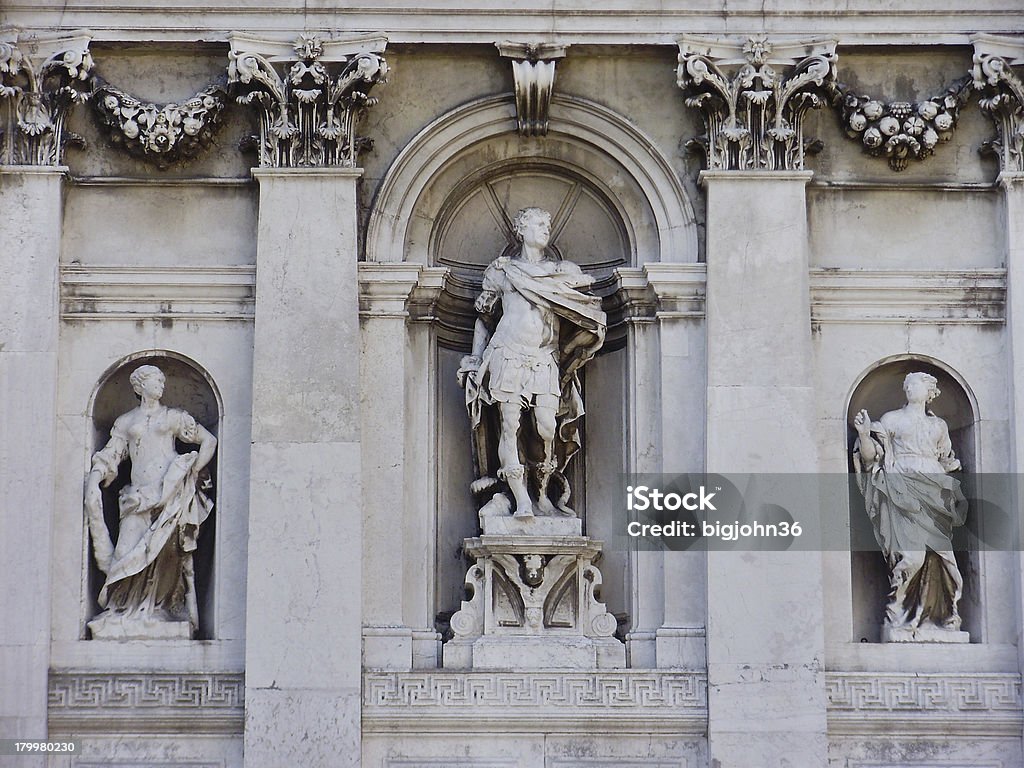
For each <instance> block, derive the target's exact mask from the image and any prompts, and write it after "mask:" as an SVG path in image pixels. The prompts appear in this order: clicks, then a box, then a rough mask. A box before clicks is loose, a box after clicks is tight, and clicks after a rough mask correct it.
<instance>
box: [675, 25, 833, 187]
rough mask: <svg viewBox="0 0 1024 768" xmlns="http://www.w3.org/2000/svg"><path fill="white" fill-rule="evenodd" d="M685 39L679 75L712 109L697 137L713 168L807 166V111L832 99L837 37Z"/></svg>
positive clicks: (701, 105)
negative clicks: (738, 40) (781, 41)
mask: <svg viewBox="0 0 1024 768" xmlns="http://www.w3.org/2000/svg"><path fill="white" fill-rule="evenodd" d="M678 42H679V66H678V68H677V69H676V83H677V84H678V85H679V87H680V88H682V90H683V92H684V94H686V105H687V106H690V107H697V108H698V109H700V110H701V113H702V114H703V116H704V125H705V128H706V133H705V135H704V136H702V137H700V138H698V139H696V140H695V141H694V142H693V143H694V144H696V145H697V146H699V147H700V148H701V149H702V150H703V151H704V154H705V155H706V156H707V166H708V169H709V170H729V171H733V170H771V171H782V170H802V169H803V167H804V157H805V155H806V154H807V152H808V150H809V148H810V147H809V146H808V143H806V142H805V141H804V136H803V118H804V115H805V113H806V112H807V110H808V109H817V108H818V107H820V106H821V105H822V104H825V103H826V102H827V94H828V92H829V88H830V86H831V85H832V84H833V83H834V82H835V63H836V52H835V51H836V42H835V41H834V40H823V41H815V42H807V43H786V44H773V43H770V42H768V41H767V40H766V39H765V38H763V37H751V38H750V39H748V40H747V42H746V43H743V44H739V43H735V42H729V41H719V40H705V39H703V38H698V37H683V38H680V39H679V41H678ZM784 68H785V69H786V70H788V74H784V73H783V69H784Z"/></svg>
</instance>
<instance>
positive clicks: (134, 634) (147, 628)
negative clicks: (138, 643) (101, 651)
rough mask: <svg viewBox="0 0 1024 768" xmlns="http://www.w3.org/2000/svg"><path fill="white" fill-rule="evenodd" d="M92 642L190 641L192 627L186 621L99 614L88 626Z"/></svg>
mask: <svg viewBox="0 0 1024 768" xmlns="http://www.w3.org/2000/svg"><path fill="white" fill-rule="evenodd" d="M88 627H89V631H90V632H92V639H93V640H191V639H192V625H191V624H190V623H189V622H187V621H161V620H159V619H139V618H126V617H124V616H119V615H118V614H116V613H101V614H100V615H99V616H97V617H96V618H95V619H93V620H92V621H90V622H89V624H88Z"/></svg>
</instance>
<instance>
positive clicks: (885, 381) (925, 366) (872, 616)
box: [845, 355, 983, 643]
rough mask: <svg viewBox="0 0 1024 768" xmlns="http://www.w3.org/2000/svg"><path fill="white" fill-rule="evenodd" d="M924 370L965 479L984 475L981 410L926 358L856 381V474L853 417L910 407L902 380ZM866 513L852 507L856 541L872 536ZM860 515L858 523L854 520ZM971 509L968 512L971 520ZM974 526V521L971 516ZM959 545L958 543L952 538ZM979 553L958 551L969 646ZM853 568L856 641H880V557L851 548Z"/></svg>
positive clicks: (975, 616)
mask: <svg viewBox="0 0 1024 768" xmlns="http://www.w3.org/2000/svg"><path fill="white" fill-rule="evenodd" d="M914 371H921V372H923V373H928V374H931V375H932V376H934V377H935V378H936V379H937V380H938V387H939V390H940V392H941V395H940V396H939V397H938V398H936V399H935V400H933V401H932V402H931V403H929V405H928V410H929V411H931V412H932V413H934V414H935V415H936V416H938V417H939V418H941V419H943V420H944V421H945V422H946V424H947V425H948V426H949V436H950V440H951V441H952V443H953V451H954V452H955V453H956V456H957V458H959V459H960V462H961V465H962V466H963V472H964V473H965V474H975V473H978V472H980V471H981V457H980V455H979V450H978V449H979V446H980V441H979V436H978V426H979V415H978V405H977V401H976V399H975V397H974V394H973V392H972V391H971V389H970V387H969V386H968V385H967V382H966V381H965V380H964V379H963V377H962V376H960V374H959V373H957V372H956V371H955V370H953V369H952V368H950V367H949V366H947V365H945V364H944V363H942V362H941V361H939V360H936V359H934V358H931V357H926V356H923V355H895V356H892V357H887V358H885V359H883V360H879V361H878V362H876V363H875V364H874V365H872V366H871V367H870V368H868V369H867V370H866V371H864V373H862V374H861V376H860V377H859V378H858V380H857V381H856V383H855V384H854V386H853V388H852V389H851V392H850V396H849V399H848V402H847V405H846V414H845V416H846V434H845V439H846V448H847V456H848V457H849V461H850V465H849V470H850V471H851V472H852V471H853V458H852V457H853V446H854V442H855V440H856V439H857V432H856V430H855V429H854V427H853V418H854V416H856V414H857V413H859V412H860V411H861V410H862V409H866V410H867V412H868V414H870V416H871V419H872V420H873V421H877V420H878V419H879V417H881V416H882V414H883V413H886V412H887V411H892V410H896V409H898V408H902V407H903V405H904V404H905V403H906V397H905V396H904V393H903V379H904V378H905V377H906V375H907V374H908V373H912V372H914ZM862 512H863V510H862V509H860V508H859V507H858V506H857V505H853V506H852V507H851V510H850V527H851V531H853V534H852V535H853V537H854V538H856V537H857V536H858V535H859V536H861V537H865V536H867V537H870V538H871V541H873V534H870V533H868V531H869V530H870V525H869V524H867V523H866V521H865V520H862V519H860V517H859V515H860V514H862ZM855 514H856V515H858V517H857V518H854V515H855ZM970 514H971V510H969V511H968V515H970ZM968 521H970V517H968ZM858 532H859V534H858ZM954 542H955V539H954ZM977 554H978V553H977V552H957V553H956V559H957V565H958V566H959V568H960V573H961V574H962V575H963V578H964V591H963V597H962V598H961V600H960V615H961V617H962V618H963V629H964V630H966V631H968V632H970V634H971V642H972V643H977V642H981V639H982V626H983V621H982V605H981V574H980V565H981V563H980V559H979V558H978V557H977ZM850 567H851V571H852V573H851V577H852V584H853V595H852V602H853V604H852V610H853V638H852V639H853V640H854V641H867V642H871V643H877V642H880V638H881V626H882V621H883V619H884V616H885V604H886V596H887V594H888V592H889V576H888V571H887V569H886V565H885V562H884V560H883V558H882V555H881V554H880V553H879V552H877V551H864V550H863V549H861V550H860V551H858V548H857V546H856V545H855V546H854V547H853V551H852V552H851V553H850Z"/></svg>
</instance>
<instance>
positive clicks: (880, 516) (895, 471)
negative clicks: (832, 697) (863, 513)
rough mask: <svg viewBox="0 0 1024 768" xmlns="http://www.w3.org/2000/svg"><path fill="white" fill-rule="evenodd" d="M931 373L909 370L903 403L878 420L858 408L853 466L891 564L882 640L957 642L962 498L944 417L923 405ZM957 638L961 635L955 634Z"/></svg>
mask: <svg viewBox="0 0 1024 768" xmlns="http://www.w3.org/2000/svg"><path fill="white" fill-rule="evenodd" d="M936 384H937V381H936V379H935V377H934V376H930V375H929V374H927V373H909V374H907V376H906V378H905V379H904V381H903V391H904V393H905V394H906V397H907V404H906V405H905V406H903V407H902V408H900V409H899V410H896V411H889V412H888V413H886V414H885V415H883V416H882V418H881V419H879V420H878V421H877V422H873V423H872V421H871V417H870V416H868V412H867V411H865V410H862V411H861V412H860V413H858V414H857V415H856V416H855V417H854V420H853V424H854V427H855V428H856V430H857V434H858V438H857V442H856V444H855V445H854V454H853V460H854V467H855V469H856V471H857V473H858V476H857V479H858V485H859V487H860V489H861V492H862V493H863V494H864V500H865V504H866V506H867V512H868V516H869V517H870V518H871V523H872V525H873V526H874V530H875V538H876V539H877V540H878V544H879V546H880V547H881V548H882V553H883V554H884V555H885V560H886V563H887V565H888V567H889V584H890V591H889V603H888V605H887V606H886V611H885V624H884V626H883V639H885V640H887V641H916V640H924V639H928V640H933V641H942V640H943V639H946V640H948V641H950V642H953V641H956V640H957V638H954V637H953V636H952V635H948V636H947V637H946V638H944V637H943V632H950V633H952V632H956V631H957V630H959V629H960V614H959V612H958V608H957V606H958V603H959V601H960V595H961V592H962V590H963V578H962V577H961V576H960V570H959V568H957V564H956V559H955V558H954V556H953V551H952V550H953V546H952V543H951V541H950V540H951V537H952V532H953V528H954V527H955V526H958V525H963V523H964V520H965V519H966V515H967V501H966V499H965V498H964V496H963V493H961V491H960V482H959V481H958V480H957V479H956V478H953V477H950V475H949V474H948V473H950V472H954V471H956V470H958V469H960V462H959V461H958V460H957V458H956V457H955V456H954V455H953V446H952V444H951V442H950V439H949V429H948V427H947V426H946V422H944V421H943V420H942V419H940V418H938V417H937V416H935V415H934V414H932V413H931V412H930V411H927V410H926V408H925V406H926V405H927V404H928V403H929V402H931V401H932V400H934V399H935V398H936V397H938V396H939V389H938V387H937V386H936ZM961 641H962V640H961Z"/></svg>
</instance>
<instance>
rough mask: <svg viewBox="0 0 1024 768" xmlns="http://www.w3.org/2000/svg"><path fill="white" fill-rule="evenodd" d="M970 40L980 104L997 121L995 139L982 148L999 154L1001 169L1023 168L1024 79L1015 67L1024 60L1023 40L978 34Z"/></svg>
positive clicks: (1013, 169) (974, 79)
mask: <svg viewBox="0 0 1024 768" xmlns="http://www.w3.org/2000/svg"><path fill="white" fill-rule="evenodd" d="M971 42H973V43H974V69H973V70H972V72H971V79H972V81H973V84H974V88H975V89H976V90H977V91H979V92H980V94H981V98H980V99H979V100H978V104H979V105H980V106H981V108H982V110H984V112H985V113H986V114H987V115H988V116H989V117H990V118H992V121H993V122H994V123H995V125H996V139H995V140H994V141H989V142H986V143H985V144H983V145H982V147H981V150H982V151H983V152H992V153H994V154H996V155H998V157H999V166H1000V170H1002V171H1015V172H1024V82H1022V81H1021V78H1020V77H1019V76H1018V74H1017V73H1016V72H1014V71H1013V69H1012V67H1013V66H1015V65H1019V64H1024V41H1022V40H1008V39H1006V38H1004V37H997V36H995V35H975V36H974V37H973V38H971Z"/></svg>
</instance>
